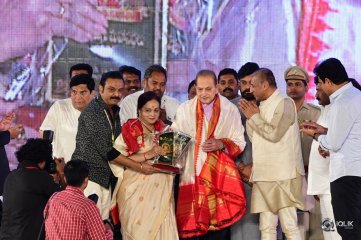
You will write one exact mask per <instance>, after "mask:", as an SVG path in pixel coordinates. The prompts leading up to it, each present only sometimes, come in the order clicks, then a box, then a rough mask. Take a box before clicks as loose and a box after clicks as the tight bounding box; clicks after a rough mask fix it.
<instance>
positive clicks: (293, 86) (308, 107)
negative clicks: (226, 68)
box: [285, 66, 322, 239]
mask: <svg viewBox="0 0 361 240" xmlns="http://www.w3.org/2000/svg"><path fill="white" fill-rule="evenodd" d="M309 80H310V79H309V76H308V73H307V72H306V70H304V69H303V68H301V67H299V66H292V67H289V68H288V69H287V70H286V71H285V81H286V85H287V95H288V96H289V97H290V98H292V99H293V101H294V102H295V105H296V109H297V116H298V122H299V123H301V122H302V121H304V120H312V121H316V120H317V119H318V118H319V116H320V114H321V110H320V108H319V107H317V106H316V105H313V104H311V103H306V102H305V95H306V93H307V91H308V87H307V84H308V82H309ZM311 144H312V138H311V137H309V136H307V135H306V134H301V149H302V158H303V164H304V166H305V172H306V175H307V172H308V163H309V157H310V152H311ZM306 202H307V203H306V209H310V208H312V207H313V205H314V200H313V198H312V197H307V200H306ZM320 221H321V213H320V207H319V204H318V203H317V204H316V206H315V207H314V208H313V209H312V210H311V211H310V215H309V214H308V213H307V212H305V213H304V214H303V215H302V216H300V219H299V224H300V226H299V227H300V229H303V231H302V230H301V232H302V233H303V234H304V237H305V238H306V239H311V236H316V235H317V236H319V237H320V238H322V231H321V228H320V224H319V223H320Z"/></svg>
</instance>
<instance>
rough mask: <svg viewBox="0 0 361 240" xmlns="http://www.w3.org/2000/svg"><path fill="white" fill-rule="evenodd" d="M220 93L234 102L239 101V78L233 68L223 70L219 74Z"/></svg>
mask: <svg viewBox="0 0 361 240" xmlns="http://www.w3.org/2000/svg"><path fill="white" fill-rule="evenodd" d="M218 91H219V93H220V94H221V95H222V96H223V97H226V98H228V100H230V101H232V100H233V99H239V97H240V96H239V94H238V76H237V72H236V70H234V69H232V68H225V69H222V70H221V71H220V72H219V74H218Z"/></svg>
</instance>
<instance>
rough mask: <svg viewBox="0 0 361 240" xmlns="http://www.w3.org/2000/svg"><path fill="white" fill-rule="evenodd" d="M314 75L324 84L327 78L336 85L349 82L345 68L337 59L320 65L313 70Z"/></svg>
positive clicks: (327, 60)
mask: <svg viewBox="0 0 361 240" xmlns="http://www.w3.org/2000/svg"><path fill="white" fill-rule="evenodd" d="M313 73H314V74H315V75H316V76H317V77H319V78H320V79H321V81H322V82H323V83H325V81H326V78H327V79H329V80H330V81H331V82H332V83H334V84H335V85H340V84H342V83H344V82H348V81H349V78H348V75H347V72H346V69H345V67H344V66H343V65H342V63H341V61H340V60H338V59H336V58H329V59H326V60H324V61H322V62H320V63H318V64H317V65H316V67H315V68H314V69H313Z"/></svg>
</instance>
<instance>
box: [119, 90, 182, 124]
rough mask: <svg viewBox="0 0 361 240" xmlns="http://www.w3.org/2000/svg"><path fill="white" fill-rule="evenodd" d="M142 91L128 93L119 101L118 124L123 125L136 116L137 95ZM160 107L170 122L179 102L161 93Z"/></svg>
mask: <svg viewBox="0 0 361 240" xmlns="http://www.w3.org/2000/svg"><path fill="white" fill-rule="evenodd" d="M142 93H144V90H143V91H138V92H135V93H133V94H130V95H128V96H127V97H126V98H124V99H123V101H121V102H120V105H119V107H120V112H119V115H120V124H121V125H123V124H124V123H125V122H126V121H128V119H131V118H137V117H138V116H137V105H138V98H139V96H140V95H141V94H142ZM160 107H161V108H162V109H165V111H166V112H167V119H168V120H169V121H171V122H173V121H174V118H175V114H176V112H177V109H178V107H179V102H178V100H177V99H175V98H172V97H169V96H166V95H163V97H162V101H161V106H160Z"/></svg>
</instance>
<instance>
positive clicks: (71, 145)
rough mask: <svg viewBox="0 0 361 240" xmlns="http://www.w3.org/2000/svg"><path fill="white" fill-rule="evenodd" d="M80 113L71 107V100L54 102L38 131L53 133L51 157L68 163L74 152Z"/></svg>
mask: <svg viewBox="0 0 361 240" xmlns="http://www.w3.org/2000/svg"><path fill="white" fill-rule="evenodd" d="M79 116H80V111H79V110H77V109H75V108H74V107H73V104H72V103H71V99H70V98H67V99H63V100H59V101H56V102H55V103H54V104H53V105H52V106H51V107H50V109H49V111H48V113H47V114H46V117H45V119H44V121H43V123H42V124H41V126H40V130H42V131H44V130H52V131H54V138H53V155H54V157H63V158H64V160H65V162H68V161H70V159H71V156H72V154H73V152H74V150H75V145H76V141H75V138H76V133H77V131H78V118H79Z"/></svg>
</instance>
